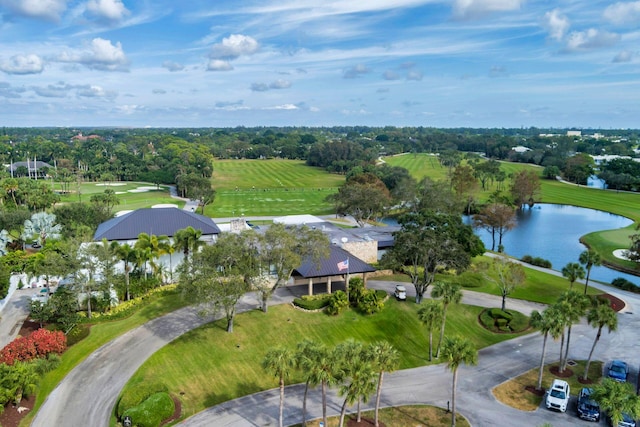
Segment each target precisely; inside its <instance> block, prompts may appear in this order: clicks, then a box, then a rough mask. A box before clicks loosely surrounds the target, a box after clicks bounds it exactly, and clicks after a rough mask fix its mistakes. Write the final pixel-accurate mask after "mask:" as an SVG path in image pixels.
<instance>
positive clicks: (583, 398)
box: [578, 387, 600, 422]
mask: <svg viewBox="0 0 640 427" xmlns="http://www.w3.org/2000/svg"><path fill="white" fill-rule="evenodd" d="M592 391H593V390H592V389H590V388H586V387H585V388H583V389H582V390H580V393H578V416H579V417H580V418H582V419H583V420H587V421H595V422H598V421H600V405H598V402H596V401H594V400H593V399H591V392H592Z"/></svg>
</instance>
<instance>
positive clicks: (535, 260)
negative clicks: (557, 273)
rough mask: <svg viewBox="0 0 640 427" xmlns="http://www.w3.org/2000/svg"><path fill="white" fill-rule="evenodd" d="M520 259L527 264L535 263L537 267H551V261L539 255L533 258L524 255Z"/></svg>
mask: <svg viewBox="0 0 640 427" xmlns="http://www.w3.org/2000/svg"><path fill="white" fill-rule="evenodd" d="M520 261H522V262H526V263H527V264H531V265H535V266H537V267H543V268H551V261H549V260H546V259H544V258H540V257H535V258H534V257H532V256H531V255H525V256H523V257H522V258H520Z"/></svg>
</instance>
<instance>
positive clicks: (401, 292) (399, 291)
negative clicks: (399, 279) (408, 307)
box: [393, 285, 407, 301]
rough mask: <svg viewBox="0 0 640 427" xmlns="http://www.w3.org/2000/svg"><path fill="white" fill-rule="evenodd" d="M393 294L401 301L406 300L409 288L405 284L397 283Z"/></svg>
mask: <svg viewBox="0 0 640 427" xmlns="http://www.w3.org/2000/svg"><path fill="white" fill-rule="evenodd" d="M393 295H394V296H395V297H396V299H397V300H399V301H404V300H406V299H407V288H405V287H404V285H396V290H395V291H393Z"/></svg>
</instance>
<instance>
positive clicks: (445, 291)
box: [431, 282, 462, 359]
mask: <svg viewBox="0 0 640 427" xmlns="http://www.w3.org/2000/svg"><path fill="white" fill-rule="evenodd" d="M431 296H432V297H433V298H439V299H440V301H442V323H441V325H440V341H438V349H437V350H436V359H437V358H439V357H440V348H441V347H442V341H443V339H444V327H445V324H446V322H447V308H448V307H449V304H458V303H459V302H460V300H462V290H461V288H460V285H458V284H457V283H449V282H436V284H435V285H434V286H433V291H431Z"/></svg>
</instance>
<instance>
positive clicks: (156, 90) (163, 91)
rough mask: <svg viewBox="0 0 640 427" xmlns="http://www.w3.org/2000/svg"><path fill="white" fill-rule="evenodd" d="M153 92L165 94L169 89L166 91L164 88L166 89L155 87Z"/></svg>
mask: <svg viewBox="0 0 640 427" xmlns="http://www.w3.org/2000/svg"><path fill="white" fill-rule="evenodd" d="M151 92H152V93H153V94H154V95H164V94H166V93H167V91H166V90H164V89H153V90H152V91H151Z"/></svg>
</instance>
